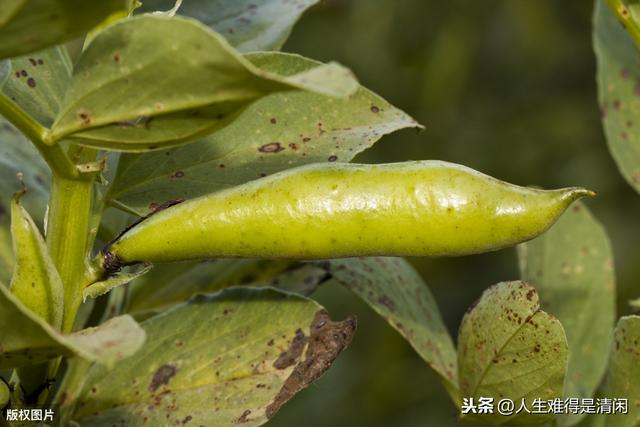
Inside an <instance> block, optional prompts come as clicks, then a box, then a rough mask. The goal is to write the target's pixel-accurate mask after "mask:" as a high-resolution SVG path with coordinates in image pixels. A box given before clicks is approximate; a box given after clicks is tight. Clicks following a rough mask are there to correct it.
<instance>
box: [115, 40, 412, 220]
mask: <svg viewBox="0 0 640 427" xmlns="http://www.w3.org/2000/svg"><path fill="white" fill-rule="evenodd" d="M247 58H248V59H249V60H251V61H252V62H253V63H254V64H255V65H256V66H258V67H259V68H261V69H263V70H266V71H268V72H272V73H277V74H283V75H290V74H296V73H300V72H304V71H305V70H309V69H312V68H313V67H317V66H318V63H316V62H314V61H311V60H309V59H305V58H302V57H300V56H297V55H290V54H282V53H263V54H252V55H248V56H247ZM409 127H413V128H417V127H419V125H418V124H417V123H416V122H415V121H414V120H413V119H412V118H411V117H409V116H408V115H407V114H405V113H403V112H402V111H400V110H398V109H397V108H395V107H393V106H392V105H390V104H389V103H387V102H386V101H385V100H384V99H382V98H380V97H379V96H377V95H375V94H373V93H372V92H370V91H368V90H367V89H365V88H360V89H359V90H358V91H357V92H356V93H355V94H354V95H353V96H351V97H350V98H347V99H338V98H332V97H329V96H323V95H320V94H316V93H310V92H302V91H296V92H280V93H274V94H271V95H268V96H265V97H264V98H262V99H260V100H258V101H256V102H254V103H253V104H251V105H250V106H248V107H247V108H246V109H245V110H244V111H243V112H242V113H241V114H240V115H239V116H238V117H237V118H236V119H235V120H234V121H233V122H232V123H231V124H230V125H228V126H227V127H225V128H224V129H220V130H218V131H216V132H214V133H213V134H211V135H209V136H207V137H205V138H202V139H200V140H198V141H197V142H194V143H191V144H188V145H184V146H181V147H178V148H175V149H172V150H165V151H157V152H150V153H145V154H141V155H130V154H127V155H124V156H123V157H122V159H121V161H120V164H119V166H118V172H117V175H116V178H115V181H114V182H113V186H112V187H111V189H110V191H109V193H108V194H107V199H108V201H109V203H111V204H113V205H114V206H116V207H119V208H121V209H124V210H127V211H129V212H132V213H135V214H138V215H144V214H146V213H148V212H149V211H151V210H152V209H153V208H154V207H155V206H156V205H158V204H161V203H163V202H165V201H167V200H172V199H176V198H184V199H189V198H192V197H197V196H201V195H204V194H208V193H210V192H213V191H217V190H221V189H224V188H228V187H232V186H234V185H238V184H242V183H244V182H247V181H250V180H253V179H257V178H259V177H261V176H266V175H268V174H272V173H275V172H278V171H281V170H284V169H288V168H291V167H294V166H298V165H302V164H307V163H314V162H326V161H341V162H348V161H350V160H351V159H353V157H354V156H355V155H356V154H358V153H359V152H361V151H363V150H365V149H367V148H369V147H370V146H371V145H373V144H374V143H375V142H376V141H377V140H378V139H380V138H381V137H382V136H384V135H385V134H388V133H391V132H394V131H396V130H398V129H403V128H409Z"/></svg>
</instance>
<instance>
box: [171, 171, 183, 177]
mask: <svg viewBox="0 0 640 427" xmlns="http://www.w3.org/2000/svg"><path fill="white" fill-rule="evenodd" d="M182 177H184V172H183V171H175V172H174V173H173V175H171V178H182Z"/></svg>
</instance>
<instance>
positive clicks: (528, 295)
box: [527, 289, 536, 301]
mask: <svg viewBox="0 0 640 427" xmlns="http://www.w3.org/2000/svg"><path fill="white" fill-rule="evenodd" d="M535 294H536V290H535V289H529V292H527V300H528V301H531V300H532V299H533V297H534V295H535Z"/></svg>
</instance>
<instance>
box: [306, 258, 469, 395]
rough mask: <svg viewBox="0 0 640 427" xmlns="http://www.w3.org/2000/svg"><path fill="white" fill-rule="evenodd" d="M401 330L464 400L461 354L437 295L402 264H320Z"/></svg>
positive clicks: (357, 261) (365, 260)
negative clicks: (460, 390) (460, 385)
mask: <svg viewBox="0 0 640 427" xmlns="http://www.w3.org/2000/svg"><path fill="white" fill-rule="evenodd" d="M317 265H320V266H323V267H324V268H325V269H326V271H327V273H328V274H329V277H332V278H333V280H334V281H336V282H337V283H340V284H341V285H344V286H345V287H347V288H348V289H350V290H352V291H353V292H354V293H355V294H356V295H358V296H359V297H360V298H362V299H363V300H364V301H365V302H366V303H367V304H369V306H371V308H373V310H374V311H375V312H376V313H378V314H379V315H381V316H382V317H383V318H384V319H385V320H386V321H387V322H388V323H389V325H391V326H392V327H393V328H394V329H395V330H397V331H398V332H399V333H400V334H401V335H402V336H403V337H404V338H405V339H406V340H407V341H408V342H409V344H411V346H412V347H413V348H414V349H415V350H416V352H417V353H418V354H419V355H420V356H421V357H422V358H423V359H424V360H425V361H426V362H427V364H428V365H429V366H430V367H431V369H433V370H434V371H435V372H436V374H438V376H439V377H440V379H441V380H442V382H443V384H444V385H445V388H446V389H447V391H448V392H449V394H450V395H451V396H452V398H453V399H454V400H456V401H457V400H458V399H459V393H458V371H457V361H456V349H455V347H454V345H453V341H452V339H451V336H450V335H449V332H448V331H447V328H446V327H445V325H444V322H443V321H442V317H441V315H440V311H439V310H438V306H437V304H436V301H435V299H434V298H433V295H432V294H431V292H430V291H429V288H428V287H427V285H426V284H425V283H424V282H423V280H422V278H421V277H420V276H419V274H418V273H417V272H416V271H415V270H414V269H413V267H411V265H410V264H409V263H408V262H407V261H406V260H404V259H402V258H384V257H375V258H351V259H338V260H331V261H329V262H327V263H317Z"/></svg>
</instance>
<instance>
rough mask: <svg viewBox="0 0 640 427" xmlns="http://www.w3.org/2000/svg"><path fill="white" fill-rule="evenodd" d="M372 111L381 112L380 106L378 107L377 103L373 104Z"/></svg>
mask: <svg viewBox="0 0 640 427" xmlns="http://www.w3.org/2000/svg"><path fill="white" fill-rule="evenodd" d="M371 112H372V113H379V112H380V107H378V106H376V105H372V106H371Z"/></svg>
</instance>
